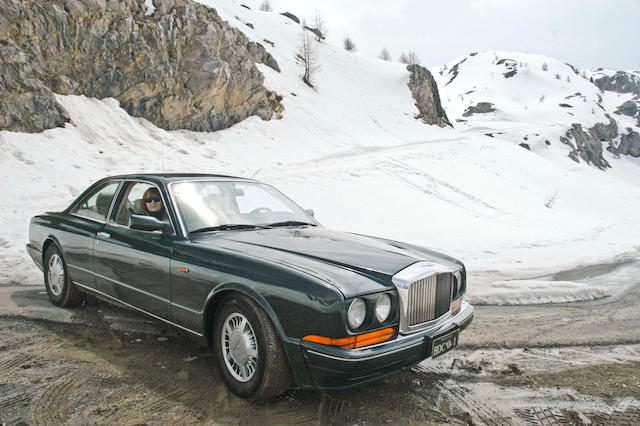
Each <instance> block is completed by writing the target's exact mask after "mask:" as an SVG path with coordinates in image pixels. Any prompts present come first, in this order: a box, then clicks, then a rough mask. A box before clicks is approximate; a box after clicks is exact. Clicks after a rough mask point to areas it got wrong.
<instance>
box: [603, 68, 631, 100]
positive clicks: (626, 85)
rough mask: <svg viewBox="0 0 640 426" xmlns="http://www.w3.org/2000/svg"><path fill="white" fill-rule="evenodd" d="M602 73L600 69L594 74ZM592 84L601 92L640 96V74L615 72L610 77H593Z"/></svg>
mask: <svg viewBox="0 0 640 426" xmlns="http://www.w3.org/2000/svg"><path fill="white" fill-rule="evenodd" d="M598 71H602V70H601V69H598V70H596V72H598ZM593 83H594V84H595V85H596V86H598V87H599V88H600V89H602V90H609V91H612V92H618V93H635V94H636V95H640V72H638V71H633V72H627V71H616V73H615V74H612V75H602V76H597V74H596V75H594V80H593Z"/></svg>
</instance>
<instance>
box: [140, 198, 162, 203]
mask: <svg viewBox="0 0 640 426" xmlns="http://www.w3.org/2000/svg"><path fill="white" fill-rule="evenodd" d="M160 201H162V200H161V199H160V197H151V198H145V200H144V202H145V203H159V202H160Z"/></svg>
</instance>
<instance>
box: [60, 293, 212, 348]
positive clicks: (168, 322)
mask: <svg viewBox="0 0 640 426" xmlns="http://www.w3.org/2000/svg"><path fill="white" fill-rule="evenodd" d="M73 284H74V285H77V286H78V287H82V288H83V289H85V290H86V291H88V292H90V293H95V294H99V295H100V296H102V297H104V298H107V299H110V300H113V301H115V302H117V303H120V304H122V305H124V306H126V307H128V308H131V309H133V310H136V311H138V312H141V313H143V314H145V315H148V316H150V317H152V318H155V319H157V320H160V321H162V322H165V323H167V324H169V325H172V326H174V327H178V328H179V329H181V330H184V331H188V332H189V333H192V334H195V335H196V336H198V337H203V336H204V334H202V333H198V332H197V331H193V330H191V329H189V328H186V327H183V326H181V325H179V324H176V323H175V322H171V321H169V320H167V319H164V318H162V317H159V316H157V315H154V314H152V313H151V312H147V311H145V310H144V309H140V308H138V307H136V306H133V305H130V304H129V303H127V302H123V301H122V300H120V299H118V298H116V297H113V296H110V295H108V294H105V293H103V292H101V291H99V290H96V289H95V288H93V287H89V286H87V285H85V284H81V283H79V282H77V281H73Z"/></svg>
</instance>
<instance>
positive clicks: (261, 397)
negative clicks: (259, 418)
mask: <svg viewBox="0 0 640 426" xmlns="http://www.w3.org/2000/svg"><path fill="white" fill-rule="evenodd" d="M213 345H214V350H215V353H216V360H217V363H218V369H219V370H220V375H221V376H222V379H223V381H224V383H225V384H226V385H227V388H229V390H230V391H231V392H233V393H234V394H236V395H238V396H240V397H242V398H247V399H250V400H252V401H256V402H264V401H268V400H271V399H273V398H276V397H277V396H280V395H281V394H282V393H284V391H286V390H287V389H288V388H289V386H290V385H291V381H292V379H291V377H292V376H291V369H290V368H289V363H288V361H287V358H286V356H285V354H284V350H283V348H282V343H281V342H280V338H279V337H278V334H277V332H276V330H275V328H274V326H273V323H272V322H271V319H270V318H269V316H268V315H267V313H266V312H265V311H264V310H263V309H262V308H261V307H259V306H258V305H257V304H256V303H255V302H254V301H253V300H251V299H249V298H248V297H245V296H240V295H234V296H230V297H228V298H227V299H226V300H225V301H224V302H223V304H222V307H221V309H220V310H219V311H218V312H217V313H216V317H215V320H214V327H213Z"/></svg>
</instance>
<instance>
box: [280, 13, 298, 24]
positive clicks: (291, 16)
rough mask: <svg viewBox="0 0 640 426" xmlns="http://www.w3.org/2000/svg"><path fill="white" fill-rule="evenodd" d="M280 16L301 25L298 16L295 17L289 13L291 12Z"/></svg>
mask: <svg viewBox="0 0 640 426" xmlns="http://www.w3.org/2000/svg"><path fill="white" fill-rule="evenodd" d="M280 15H282V16H286V17H287V18H289V19H291V20H292V21H293V22H295V23H296V24H299V23H300V19H298V17H297V16H296V15H294V14H293V13H289V12H282V13H281V14H280Z"/></svg>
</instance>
